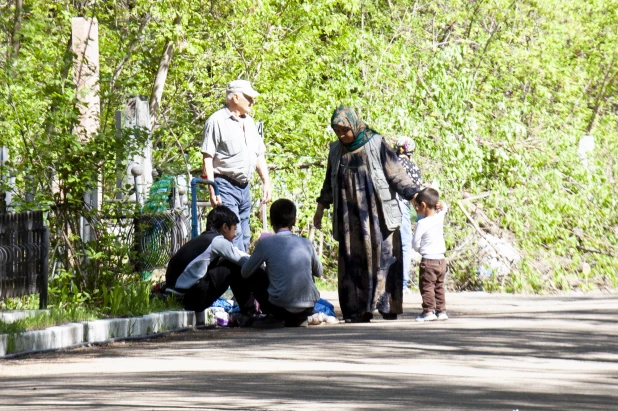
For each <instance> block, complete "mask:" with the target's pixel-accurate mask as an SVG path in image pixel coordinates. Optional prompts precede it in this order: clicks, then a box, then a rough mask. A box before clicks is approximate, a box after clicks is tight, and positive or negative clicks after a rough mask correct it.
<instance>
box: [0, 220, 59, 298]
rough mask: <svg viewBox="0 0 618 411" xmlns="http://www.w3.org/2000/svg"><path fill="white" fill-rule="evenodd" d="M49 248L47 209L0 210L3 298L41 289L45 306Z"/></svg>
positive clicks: (0, 266)
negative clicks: (44, 210)
mask: <svg viewBox="0 0 618 411" xmlns="http://www.w3.org/2000/svg"><path fill="white" fill-rule="evenodd" d="M48 252H49V231H48V228H47V227H46V226H45V223H44V221H43V212H41V211H32V212H24V213H14V214H0V300H3V299H5V298H9V297H20V296H23V295H29V294H36V293H39V294H40V302H39V306H40V307H41V308H45V307H46V306H47V273H48V266H49V263H48V258H47V255H48Z"/></svg>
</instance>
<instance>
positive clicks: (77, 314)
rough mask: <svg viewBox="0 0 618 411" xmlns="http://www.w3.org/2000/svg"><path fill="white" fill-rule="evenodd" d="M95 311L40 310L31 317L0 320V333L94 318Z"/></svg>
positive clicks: (10, 332)
mask: <svg viewBox="0 0 618 411" xmlns="http://www.w3.org/2000/svg"><path fill="white" fill-rule="evenodd" d="M97 318H99V316H98V315H97V313H96V312H94V311H91V310H88V309H85V308H74V309H64V308H59V309H54V310H49V311H48V312H41V313H38V314H36V315H34V316H32V317H26V318H22V319H20V320H17V321H15V322H12V323H7V322H4V321H0V334H16V333H22V332H26V331H32V330H42V329H45V328H48V327H53V326H56V325H63V324H68V323H73V322H80V321H89V320H96V319H97Z"/></svg>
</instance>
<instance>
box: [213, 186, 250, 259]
mask: <svg viewBox="0 0 618 411" xmlns="http://www.w3.org/2000/svg"><path fill="white" fill-rule="evenodd" d="M215 183H217V185H218V186H219V195H220V196H221V202H222V203H223V205H224V206H226V207H228V208H230V210H232V211H233V212H234V213H236V215H237V216H238V219H239V220H240V223H239V224H238V225H237V226H236V237H234V240H233V241H232V243H233V244H234V246H236V248H238V249H239V250H241V251H244V252H248V250H249V242H250V241H251V230H250V226H249V215H250V214H251V187H249V184H247V185H246V186H245V187H244V188H241V187H239V186H237V185H234V184H232V183H231V182H229V181H228V180H226V179H224V178H221V177H215Z"/></svg>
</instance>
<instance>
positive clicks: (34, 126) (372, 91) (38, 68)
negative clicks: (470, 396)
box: [0, 0, 618, 305]
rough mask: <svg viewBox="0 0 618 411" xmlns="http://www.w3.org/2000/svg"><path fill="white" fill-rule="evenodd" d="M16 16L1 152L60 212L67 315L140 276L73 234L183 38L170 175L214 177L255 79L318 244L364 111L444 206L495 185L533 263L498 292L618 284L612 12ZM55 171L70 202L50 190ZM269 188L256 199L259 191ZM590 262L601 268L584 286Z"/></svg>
mask: <svg viewBox="0 0 618 411" xmlns="http://www.w3.org/2000/svg"><path fill="white" fill-rule="evenodd" d="M80 4H81V5H80ZM86 4H87V5H86ZM14 7H15V5H14V2H5V3H4V4H2V5H0V27H2V29H3V30H2V32H3V33H4V35H5V36H6V37H5V41H3V42H2V43H1V45H0V93H2V96H3V98H1V99H0V130H2V131H1V132H0V145H7V146H8V147H9V149H10V151H11V153H12V158H13V161H12V164H11V170H13V171H12V172H13V173H14V174H15V175H16V177H17V181H18V186H17V194H18V195H17V197H18V199H19V205H18V208H20V209H28V208H31V207H34V206H36V207H41V206H42V207H44V208H46V209H49V210H50V214H49V219H50V225H51V227H52V236H53V249H54V250H56V251H55V253H56V254H55V255H56V256H57V258H58V259H59V260H60V261H62V264H61V265H62V268H64V269H65V270H66V272H67V273H70V274H67V275H69V276H70V277H71V278H72V280H71V281H72V283H71V281H69V280H68V279H66V280H63V287H66V289H65V291H66V293H67V294H62V293H63V291H62V288H60V289H59V290H58V291H57V295H61V296H62V295H64V297H62V298H66V299H67V300H66V301H67V304H77V305H79V304H82V303H85V302H86V301H90V302H91V303H94V302H97V303H100V302H101V299H102V298H103V297H102V296H101V293H102V291H98V293H95V290H103V286H105V287H106V289H107V290H108V297H109V296H110V295H113V292H112V290H113V289H114V285H115V283H116V282H118V281H120V280H119V279H120V278H122V277H123V276H126V275H129V274H130V273H131V272H132V271H133V267H131V266H130V265H129V264H128V261H129V259H128V255H129V254H130V253H131V250H130V249H127V248H126V247H124V246H122V245H121V242H119V241H118V240H117V239H115V238H114V236H111V235H110V236H108V235H105V234H103V233H104V232H105V230H103V229H102V230H100V231H99V233H100V236H99V237H98V238H97V241H94V242H91V243H88V244H83V243H81V242H80V240H79V239H77V238H75V234H74V233H77V232H79V230H78V225H77V223H76V222H75V216H78V215H83V213H84V211H83V206H82V204H81V199H82V196H83V193H84V191H85V190H86V189H88V188H91V187H92V186H93V182H94V181H96V176H101V178H102V184H103V187H104V191H105V195H106V198H108V199H109V198H112V197H113V194H114V193H113V189H112V188H113V187H114V184H115V178H116V175H117V165H116V164H117V163H116V160H117V158H120V159H122V158H124V157H125V156H127V155H129V154H130V153H133V152H135V151H136V150H137V148H138V147H139V144H140V141H143V138H145V136H144V135H141V136H138V138H137V139H128V138H117V137H116V134H115V129H114V116H113V114H114V111H115V110H117V109H121V108H122V107H123V105H124V99H125V98H126V97H128V96H132V95H150V93H151V90H152V84H153V79H154V76H155V74H156V72H157V69H158V66H159V61H160V57H161V53H162V51H163V49H164V47H165V45H166V44H167V42H169V41H172V42H173V44H174V45H175V54H174V57H173V59H172V62H171V66H170V71H169V73H168V78H167V81H166V85H165V89H164V94H163V101H162V106H161V110H160V113H159V115H158V117H157V125H156V128H155V131H154V133H153V135H152V138H153V142H154V150H155V163H156V164H159V165H163V166H165V168H166V172H168V173H178V174H181V173H182V174H186V173H187V170H188V169H194V168H198V167H199V166H200V161H201V154H200V152H199V145H200V140H201V129H202V126H203V123H204V121H205V120H206V118H207V117H208V116H209V115H210V114H211V113H212V112H214V111H215V110H216V109H217V108H218V107H220V105H221V103H222V98H223V88H224V85H225V84H226V83H227V82H228V81H230V80H232V79H235V78H247V79H250V80H251V81H253V82H254V85H255V87H256V88H257V89H258V90H259V91H260V92H261V93H262V94H261V96H260V97H259V98H258V102H257V105H256V106H255V113H254V114H255V117H256V118H257V119H259V120H264V121H265V129H266V145H267V148H268V157H267V160H268V162H269V163H270V164H272V165H273V166H275V167H276V168H275V169H273V171H272V172H271V177H272V180H273V186H274V197H275V198H278V197H289V198H293V199H294V200H295V201H296V202H297V203H298V204H299V205H300V209H299V218H298V225H299V228H300V230H301V231H302V232H304V233H305V234H306V233H307V232H308V230H309V228H308V225H309V223H310V221H311V217H312V214H313V209H314V204H315V198H316V197H317V195H318V193H319V189H320V188H321V183H322V181H323V178H324V168H323V165H324V162H325V161H324V160H325V158H326V153H327V150H328V143H329V142H330V141H332V140H333V139H334V136H333V135H332V133H329V132H328V131H327V127H328V123H329V119H330V114H331V112H332V110H333V109H334V108H335V107H336V106H337V105H339V104H350V105H353V106H355V107H356V108H357V109H358V110H359V112H360V113H361V114H362V116H363V118H364V119H365V120H366V122H367V123H368V124H370V126H372V127H373V128H374V129H376V130H378V131H379V132H381V133H383V134H385V135H387V136H394V135H401V134H406V135H410V136H413V137H414V138H415V140H416V142H417V147H418V151H417V157H416V158H415V161H417V162H418V163H419V165H420V166H421V169H422V171H423V174H424V176H425V178H426V180H428V181H434V180H435V181H439V182H440V185H441V188H442V190H443V195H444V198H445V199H446V200H447V201H449V202H451V203H455V201H457V200H458V199H459V198H461V195H462V193H463V192H464V191H465V192H470V193H472V194H477V193H480V192H484V191H491V192H492V195H491V196H490V197H488V198H486V199H483V200H479V202H478V203H479V204H480V205H482V206H483V209H484V210H485V212H486V213H487V215H488V216H489V217H490V218H491V219H492V221H494V222H495V223H496V224H498V225H499V226H500V227H501V228H502V229H505V230H508V231H510V232H512V234H513V236H514V237H515V240H516V245H517V246H518V247H519V248H520V249H521V250H522V252H523V254H524V261H525V262H524V263H522V264H521V265H520V267H518V269H517V271H516V272H515V273H514V274H513V275H512V276H511V277H510V278H508V279H507V280H506V282H504V283H503V282H502V281H499V282H498V281H497V280H496V281H494V282H492V280H490V281H489V282H488V283H487V284H485V285H484V286H485V287H486V288H487V287H489V288H491V289H500V290H506V291H515V292H541V291H547V290H553V289H577V288H584V289H590V288H594V287H604V286H607V287H616V285H617V283H618V278H617V276H616V272H618V265H617V263H616V261H617V260H616V258H615V256H616V254H618V214H617V211H616V210H618V207H617V202H618V200H616V199H617V198H618V192H617V191H618V189H617V186H616V175H618V164H617V163H616V161H615V153H616V152H618V135H617V134H618V131H617V118H616V117H617V114H618V113H617V110H616V107H618V101H617V100H616V96H617V95H618V93H617V91H618V64H617V62H618V61H617V60H618V51H617V49H616V44H617V43H618V29H617V27H618V14H617V9H618V4H616V2H614V1H612V0H591V1H569V2H564V1H560V0H547V1H543V2H537V1H510V0H508V1H507V0H494V1H491V2H480V1H474V2H470V1H463V0H454V1H445V0H438V1H428V0H420V1H415V2H410V1H403V0H392V1H388V2H384V1H378V2H370V1H366V0H355V1H340V0H319V1H314V2H312V3H307V2H300V1H297V0H292V1H286V2H281V1H270V0H267V1H260V2H256V1H254V0H239V1H234V2H210V3H204V2H192V1H188V0H175V1H173V2H150V1H145V0H136V1H132V2H130V6H129V5H127V3H126V2H90V3H80V2H77V3H76V2H68V1H59V2H51V3H50V2H46V1H40V0H39V1H32V2H27V6H25V8H24V10H23V21H22V25H21V30H20V31H19V33H18V34H19V35H17V33H14V24H15V21H14V19H15V17H14V16H15V9H14ZM76 15H83V16H87V17H90V16H94V17H96V18H97V19H98V21H99V36H100V62H101V81H100V87H101V128H100V132H99V134H98V135H97V136H95V137H94V138H92V139H90V140H88V141H87V142H83V141H84V140H85V139H84V138H83V136H79V135H78V134H76V133H75V132H74V126H75V121H76V113H77V111H76V107H75V95H74V94H75V92H74V86H73V84H72V81H71V78H70V75H68V74H69V72H70V69H71V57H72V56H71V54H70V53H68V52H67V47H66V45H67V42H68V40H69V36H70V18H71V17H73V16H76ZM177 18H178V19H177ZM16 38H17V39H19V43H20V46H19V47H18V51H17V52H15V51H14V50H15V47H14V44H15V41H14V40H15V39H16ZM586 133H590V134H592V135H594V136H595V138H596V142H597V149H596V150H595V151H594V152H593V153H592V154H591V157H590V158H589V164H590V170H586V169H584V168H583V167H582V166H581V164H580V160H579V158H578V155H577V144H578V141H579V138H580V137H581V136H582V135H584V134H586ZM185 154H186V156H185ZM303 165H306V166H307V167H306V168H302V167H301V166H303ZM27 174H28V175H33V176H34V185H35V186H36V190H33V191H35V192H36V195H35V199H34V202H26V201H25V200H24V199H25V193H26V192H27V191H30V190H31V189H32V187H31V185H29V184H28V183H27V181H28V180H26V179H25V176H26V175H27ZM52 176H54V180H53V181H56V182H57V183H58V184H59V186H60V188H61V189H62V192H63V193H65V194H64V195H63V196H58V195H52V194H51V190H50V187H51V186H52V185H53V181H52ZM253 194H254V197H255V198H259V197H260V194H261V193H260V192H259V187H256V188H255V190H254V193H253ZM112 208H113V207H111V206H110V208H109V210H106V211H105V212H106V213H114V212H115V211H113V210H112ZM118 212H120V211H118ZM449 219H450V228H449V230H450V231H451V232H452V238H451V239H450V240H449V246H451V248H452V247H455V246H457V245H458V244H459V243H460V242H461V240H462V239H463V238H465V237H466V236H467V235H468V234H470V233H472V230H471V228H470V226H469V224H468V222H467V219H466V217H465V216H464V215H463V214H462V213H461V212H460V211H459V210H458V209H457V208H455V207H453V209H452V213H451V215H450V217H449ZM253 224H254V226H255V227H256V228H257V226H258V225H259V222H258V219H257V218H253ZM324 227H326V236H325V238H324V250H325V251H326V252H325V256H326V260H325V263H328V266H329V267H331V266H332V267H334V263H333V260H332V257H333V256H334V255H336V243H334V242H333V241H332V238H331V236H330V235H329V230H330V228H329V224H328V223H326V221H325V222H324ZM62 233H64V236H63V235H62ZM575 233H580V234H575ZM55 258H56V257H55ZM581 263H587V264H589V265H590V267H591V268H592V271H591V274H590V275H588V276H584V275H582V273H581V272H580V270H579V269H578V267H579V265H580V264H581ZM332 267H331V268H332ZM451 268H452V271H453V273H452V278H454V279H456V280H455V282H456V286H457V287H458V288H474V287H479V286H482V281H481V280H479V279H477V278H475V274H474V272H475V268H476V267H474V266H472V265H471V264H466V261H463V262H461V261H460V262H458V263H454V264H452V266H451ZM331 272H334V270H331ZM62 275H65V274H62ZM55 292H56V291H55ZM69 294H70V295H71V296H69ZM110 298H111V297H110ZM111 301H112V300H109V302H110V303H111ZM114 301H115V300H114Z"/></svg>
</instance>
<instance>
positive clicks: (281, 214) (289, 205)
mask: <svg viewBox="0 0 618 411" xmlns="http://www.w3.org/2000/svg"><path fill="white" fill-rule="evenodd" d="M295 221H296V206H295V205H294V203H293V202H292V201H291V200H288V199H286V198H280V199H279V200H277V201H275V202H274V203H273V205H271V206H270V224H271V225H272V226H273V228H274V229H275V230H276V229H278V228H283V227H292V226H293V225H294V222H295Z"/></svg>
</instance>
